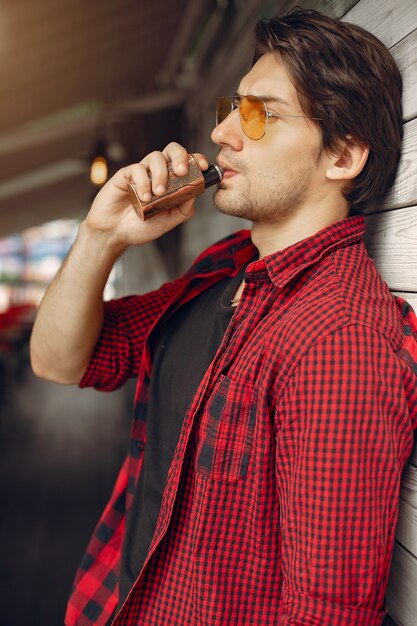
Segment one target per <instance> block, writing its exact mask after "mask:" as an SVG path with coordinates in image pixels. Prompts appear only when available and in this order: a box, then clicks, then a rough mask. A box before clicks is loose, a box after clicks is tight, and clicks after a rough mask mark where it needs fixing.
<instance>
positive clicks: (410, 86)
mask: <svg viewBox="0 0 417 626" xmlns="http://www.w3.org/2000/svg"><path fill="white" fill-rule="evenodd" d="M391 53H392V56H393V57H394V59H395V60H396V62H397V64H398V67H399V68H400V72H401V74H402V77H403V119H404V120H405V121H408V120H410V119H412V118H413V117H416V116H417V80H416V73H417V69H416V68H417V29H416V30H414V31H413V32H412V33H410V34H409V35H407V37H405V38H404V39H402V40H401V41H400V42H399V43H397V44H395V46H393V47H392V48H391Z"/></svg>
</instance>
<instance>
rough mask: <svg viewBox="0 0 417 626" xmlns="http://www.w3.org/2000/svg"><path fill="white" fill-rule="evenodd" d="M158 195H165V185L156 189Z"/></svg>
mask: <svg viewBox="0 0 417 626" xmlns="http://www.w3.org/2000/svg"><path fill="white" fill-rule="evenodd" d="M155 191H156V193H158V194H160V193H164V191H165V187H164V186H163V185H158V187H157V188H156V189H155Z"/></svg>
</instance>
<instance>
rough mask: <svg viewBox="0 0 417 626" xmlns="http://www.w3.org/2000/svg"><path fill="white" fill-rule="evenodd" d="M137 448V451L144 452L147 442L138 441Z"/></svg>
mask: <svg viewBox="0 0 417 626" xmlns="http://www.w3.org/2000/svg"><path fill="white" fill-rule="evenodd" d="M136 447H137V449H138V450H139V451H140V452H142V451H143V450H144V449H145V442H144V441H142V440H141V441H137V442H136Z"/></svg>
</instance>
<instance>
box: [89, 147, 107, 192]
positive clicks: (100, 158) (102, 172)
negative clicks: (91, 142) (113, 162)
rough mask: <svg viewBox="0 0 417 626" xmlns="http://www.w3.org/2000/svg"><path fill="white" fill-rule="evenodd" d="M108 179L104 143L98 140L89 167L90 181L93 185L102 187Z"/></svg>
mask: <svg viewBox="0 0 417 626" xmlns="http://www.w3.org/2000/svg"><path fill="white" fill-rule="evenodd" d="M107 177H108V164H107V158H106V146H105V143H104V141H102V140H100V139H99V140H98V141H97V144H96V149H95V151H94V157H93V160H92V162H91V166H90V180H91V182H92V183H93V185H97V186H101V185H104V183H105V182H106V180H107Z"/></svg>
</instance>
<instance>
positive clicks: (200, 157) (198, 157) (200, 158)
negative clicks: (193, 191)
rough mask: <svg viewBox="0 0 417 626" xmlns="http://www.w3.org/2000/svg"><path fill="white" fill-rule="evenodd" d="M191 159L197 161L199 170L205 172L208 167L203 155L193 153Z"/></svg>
mask: <svg viewBox="0 0 417 626" xmlns="http://www.w3.org/2000/svg"><path fill="white" fill-rule="evenodd" d="M193 157H194V158H195V160H196V161H197V163H198V165H199V167H200V169H201V170H203V172H204V170H206V169H207V168H208V166H209V162H208V159H207V157H205V156H204V154H201V152H193Z"/></svg>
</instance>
